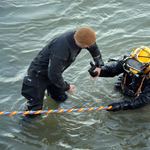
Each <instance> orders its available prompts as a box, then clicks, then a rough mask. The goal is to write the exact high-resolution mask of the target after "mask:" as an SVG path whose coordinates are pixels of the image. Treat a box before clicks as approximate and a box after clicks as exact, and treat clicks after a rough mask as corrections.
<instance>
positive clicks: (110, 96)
mask: <svg viewBox="0 0 150 150" xmlns="http://www.w3.org/2000/svg"><path fill="white" fill-rule="evenodd" d="M81 26H90V27H92V28H93V29H94V30H95V32H96V34H97V44H98V46H99V48H100V50H101V53H102V56H103V60H104V62H105V64H108V62H107V61H108V59H109V58H122V56H123V55H129V54H130V53H131V51H132V47H133V48H137V47H139V46H142V45H146V46H150V2H149V1H148V0H143V1H140V0H136V1H129V0H120V1H119V0H111V1H108V0H101V1H98V0H96V1H92V0H81V1H79V0H74V1H71V0H49V1H46V0H44V1H42V0H39V1H37V0H32V1H29V0H26V1H23V0H13V1H12V0H1V1H0V111H17V110H19V111H21V110H24V109H25V106H26V100H25V98H24V97H22V96H21V86H22V80H23V77H24V75H25V74H26V70H27V68H28V66H29V64H30V62H31V61H32V59H33V58H34V57H35V56H36V55H37V53H38V52H39V51H40V50H41V49H42V48H43V47H44V46H45V45H46V44H47V43H48V42H49V41H50V40H51V39H53V38H54V37H56V36H57V35H59V34H61V33H63V32H65V31H68V30H76V29H78V28H79V27H81ZM91 60H92V58H91V56H90V54H89V53H88V52H87V51H86V50H83V51H82V52H81V53H80V55H79V56H78V57H77V59H76V61H75V62H74V63H73V64H72V65H71V67H70V68H69V69H68V70H66V72H65V73H64V78H65V80H66V81H68V82H70V83H71V84H74V85H75V86H76V91H75V92H74V93H72V94H69V100H68V101H66V102H65V103H63V104H58V103H56V102H55V101H54V100H53V99H51V98H49V97H46V95H45V100H44V106H43V109H44V110H49V109H61V108H65V109H67V108H68V109H70V108H83V107H99V106H107V105H108V104H109V103H112V102H114V101H115V102H119V101H123V100H125V99H126V100H129V99H128V98H126V97H124V96H123V95H121V94H120V93H119V92H118V91H116V90H115V88H114V83H115V81H116V79H117V77H115V78H97V79H95V80H91V79H90V76H89V74H88V72H87V70H88V69H89V67H90V65H89V62H90V61H91ZM0 122H1V123H0V149H2V150H20V149H22V150H27V149H30V150H51V149H53V150H70V149H71V150H91V149H92V150H149V149H150V126H149V123H150V106H146V107H144V108H142V109H139V110H133V111H119V112H117V113H113V112H107V111H104V110H101V111H90V112H82V113H64V114H44V115H41V116H40V117H38V118H36V119H35V120H34V121H33V122H31V123H28V122H24V121H22V120H21V119H20V116H17V115H16V116H0Z"/></svg>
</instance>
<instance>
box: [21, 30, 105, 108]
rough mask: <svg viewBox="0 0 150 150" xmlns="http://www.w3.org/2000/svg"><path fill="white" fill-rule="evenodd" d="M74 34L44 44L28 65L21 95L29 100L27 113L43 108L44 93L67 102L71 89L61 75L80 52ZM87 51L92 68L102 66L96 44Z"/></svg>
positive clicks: (66, 34)
mask: <svg viewBox="0 0 150 150" xmlns="http://www.w3.org/2000/svg"><path fill="white" fill-rule="evenodd" d="M74 34H75V31H72V32H67V33H64V34H62V35H60V36H59V37H57V38H55V39H53V40H52V41H51V42H50V43H49V44H47V45H46V46H45V47H44V48H43V49H42V50H41V51H40V52H39V53H38V55H37V57H36V58H34V60H33V61H32V62H31V65H30V67H29V69H28V76H25V78H24V82H23V86H22V95H23V96H24V97H25V98H27V99H28V108H27V109H28V110H40V109H42V106H43V98H44V92H45V90H46V89H47V90H48V93H49V95H50V96H51V97H52V98H53V99H55V100H58V101H64V100H66V99H67V94H66V93H65V91H67V90H69V89H70V85H69V84H68V83H67V82H66V81H64V79H63V77H62V73H63V72H64V70H66V69H67V68H68V67H69V66H70V65H71V63H72V62H74V61H75V59H76V57H77V55H78V54H79V53H80V52H81V48H80V47H78V46H77V45H76V43H75V40H74ZM87 50H88V51H89V52H90V54H91V55H92V57H93V59H94V61H95V64H96V65H100V64H103V61H102V57H101V53H100V51H99V48H98V46H97V44H96V43H94V44H93V45H92V46H91V47H89V48H87Z"/></svg>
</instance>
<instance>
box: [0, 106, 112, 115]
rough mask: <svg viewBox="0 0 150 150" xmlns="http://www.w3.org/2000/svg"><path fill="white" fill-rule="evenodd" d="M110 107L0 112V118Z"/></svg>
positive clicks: (109, 107)
mask: <svg viewBox="0 0 150 150" xmlns="http://www.w3.org/2000/svg"><path fill="white" fill-rule="evenodd" d="M111 108H112V106H101V107H90V108H71V109H59V110H54V109H51V110H37V111H12V112H6V111H2V112H0V116H12V115H27V114H33V115H37V114H50V113H70V112H82V111H92V110H107V109H111Z"/></svg>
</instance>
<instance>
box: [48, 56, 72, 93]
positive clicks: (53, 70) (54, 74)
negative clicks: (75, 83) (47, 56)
mask: <svg viewBox="0 0 150 150" xmlns="http://www.w3.org/2000/svg"><path fill="white" fill-rule="evenodd" d="M65 64H66V61H65V60H63V59H61V58H60V57H57V56H53V57H52V59H51V61H50V63H49V67H48V78H49V79H50V81H51V82H52V83H53V84H54V85H56V86H57V87H59V88H61V89H63V90H64V91H67V90H69V89H70V85H69V84H68V83H67V82H65V81H64V79H63V77H62V72H63V70H64V65H65Z"/></svg>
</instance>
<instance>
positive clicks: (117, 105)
mask: <svg viewBox="0 0 150 150" xmlns="http://www.w3.org/2000/svg"><path fill="white" fill-rule="evenodd" d="M108 106H112V108H111V109H107V111H114V112H115V111H119V110H121V104H120V103H112V104H109V105H108Z"/></svg>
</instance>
